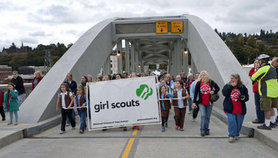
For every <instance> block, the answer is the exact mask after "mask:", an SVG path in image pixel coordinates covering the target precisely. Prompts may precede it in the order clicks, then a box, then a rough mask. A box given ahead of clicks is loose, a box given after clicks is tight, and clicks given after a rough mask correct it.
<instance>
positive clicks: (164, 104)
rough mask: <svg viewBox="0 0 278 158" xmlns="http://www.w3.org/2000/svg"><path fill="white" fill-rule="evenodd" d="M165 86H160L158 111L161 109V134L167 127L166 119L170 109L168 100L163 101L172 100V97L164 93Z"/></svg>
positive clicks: (166, 92)
mask: <svg viewBox="0 0 278 158" xmlns="http://www.w3.org/2000/svg"><path fill="white" fill-rule="evenodd" d="M166 89H167V88H166V86H165V85H162V86H161V87H160V90H159V91H160V99H161V100H160V109H161V120H162V124H161V125H162V127H161V132H165V128H167V127H168V117H169V111H170V109H171V102H170V100H164V99H167V98H173V97H174V95H173V94H170V93H168V91H166Z"/></svg>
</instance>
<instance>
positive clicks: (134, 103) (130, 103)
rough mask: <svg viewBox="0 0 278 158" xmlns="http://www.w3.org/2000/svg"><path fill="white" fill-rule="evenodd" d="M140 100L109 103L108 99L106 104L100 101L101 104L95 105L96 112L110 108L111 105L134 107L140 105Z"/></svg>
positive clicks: (113, 106) (114, 106)
mask: <svg viewBox="0 0 278 158" xmlns="http://www.w3.org/2000/svg"><path fill="white" fill-rule="evenodd" d="M139 105H140V102H139V100H135V101H134V100H133V99H132V100H131V101H126V102H116V103H112V104H111V105H109V103H108V101H106V103H105V104H103V103H102V102H100V103H99V104H96V105H95V106H94V108H95V112H99V111H100V110H104V109H109V108H110V107H111V108H112V109H115V108H125V107H134V106H139Z"/></svg>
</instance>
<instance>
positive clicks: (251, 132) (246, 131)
mask: <svg viewBox="0 0 278 158" xmlns="http://www.w3.org/2000/svg"><path fill="white" fill-rule="evenodd" d="M216 109H217V108H213V109H212V114H213V115H214V116H215V117H217V118H218V119H219V120H220V121H222V122H224V123H225V124H228V122H227V118H226V117H225V116H224V115H223V114H222V113H221V112H219V110H218V109H217V110H216ZM240 133H241V134H244V135H247V136H248V137H249V138H253V137H254V129H253V128H251V127H248V126H245V125H242V128H241V131H240Z"/></svg>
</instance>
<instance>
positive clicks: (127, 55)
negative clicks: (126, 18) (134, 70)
mask: <svg viewBox="0 0 278 158" xmlns="http://www.w3.org/2000/svg"><path fill="white" fill-rule="evenodd" d="M125 49H126V50H125V72H126V73H130V49H129V41H127V40H126V41H125Z"/></svg>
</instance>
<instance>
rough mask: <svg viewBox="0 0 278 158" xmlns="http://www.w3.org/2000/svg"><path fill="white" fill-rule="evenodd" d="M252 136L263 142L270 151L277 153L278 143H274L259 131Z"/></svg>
mask: <svg viewBox="0 0 278 158" xmlns="http://www.w3.org/2000/svg"><path fill="white" fill-rule="evenodd" d="M254 136H255V138H256V139H258V140H259V141H261V142H263V143H264V144H266V145H267V146H269V147H271V148H272V149H274V150H276V151H278V142H277V141H274V140H273V139H272V138H271V137H269V136H267V135H266V134H263V133H262V132H260V130H255V135H254Z"/></svg>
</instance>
